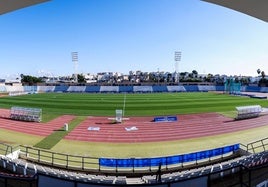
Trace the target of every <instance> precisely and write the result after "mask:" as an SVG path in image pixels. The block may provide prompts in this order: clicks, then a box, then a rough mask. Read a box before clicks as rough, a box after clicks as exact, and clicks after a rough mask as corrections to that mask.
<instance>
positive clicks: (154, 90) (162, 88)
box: [152, 86, 168, 92]
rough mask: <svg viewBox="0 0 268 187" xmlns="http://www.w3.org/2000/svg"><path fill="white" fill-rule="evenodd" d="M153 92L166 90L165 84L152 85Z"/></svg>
mask: <svg viewBox="0 0 268 187" xmlns="http://www.w3.org/2000/svg"><path fill="white" fill-rule="evenodd" d="M152 88H153V92H167V91H168V89H167V86H153V87H152Z"/></svg>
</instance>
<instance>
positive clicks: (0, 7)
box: [0, 0, 49, 15]
mask: <svg viewBox="0 0 268 187" xmlns="http://www.w3.org/2000/svg"><path fill="white" fill-rule="evenodd" d="M45 1H49V0H0V15H2V14H5V13H7V12H11V11H14V10H17V9H20V8H24V7H28V6H31V5H35V4H38V3H42V2H45Z"/></svg>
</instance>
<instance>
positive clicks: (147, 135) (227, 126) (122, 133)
mask: <svg viewBox="0 0 268 187" xmlns="http://www.w3.org/2000/svg"><path fill="white" fill-rule="evenodd" d="M8 117H9V110H5V109H0V128H3V129H8V130H12V131H17V132H22V133H27V134H33V135H39V136H48V135H50V134H51V133H53V132H54V131H55V130H59V129H60V128H62V127H63V125H64V123H69V122H70V121H71V120H72V119H74V118H75V116H71V115H63V116H60V117H58V118H56V119H54V120H52V121H50V122H48V123H35V122H22V121H15V120H11V119H8ZM177 117H178V121H177V122H156V123H155V122H152V120H153V117H130V119H129V120H126V121H124V122H123V123H122V124H112V123H111V122H112V121H111V120H109V119H108V117H92V116H89V117H88V118H87V119H86V120H84V121H83V122H81V124H79V125H78V126H77V127H76V128H75V129H74V130H73V131H71V132H69V133H68V135H66V136H65V139H67V140H77V141H87V142H112V143H135V142H157V141H172V140H182V139H189V138H197V137H204V136H212V135H219V134H224V133H230V132H236V131H241V130H246V129H251V128H255V127H261V126H265V125H267V121H268V115H265V116H260V117H258V118H253V119H247V120H240V121H234V120H233V119H231V118H227V117H224V116H222V115H220V114H217V113H205V114H188V115H178V116H177ZM89 127H91V128H92V129H95V130H88V128H89ZM97 128H99V130H96V129H97ZM126 128H127V129H131V128H132V129H135V128H136V130H132V131H127V130H126Z"/></svg>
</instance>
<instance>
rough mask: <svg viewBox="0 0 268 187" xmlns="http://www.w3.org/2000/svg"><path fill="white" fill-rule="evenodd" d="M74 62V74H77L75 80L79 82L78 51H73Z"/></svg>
mask: <svg viewBox="0 0 268 187" xmlns="http://www.w3.org/2000/svg"><path fill="white" fill-rule="evenodd" d="M72 62H73V63H74V75H75V80H74V81H75V82H78V78H77V69H78V52H72Z"/></svg>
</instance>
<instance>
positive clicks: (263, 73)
mask: <svg viewBox="0 0 268 187" xmlns="http://www.w3.org/2000/svg"><path fill="white" fill-rule="evenodd" d="M261 77H262V78H263V79H264V78H265V72H264V71H262V72H261Z"/></svg>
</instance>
